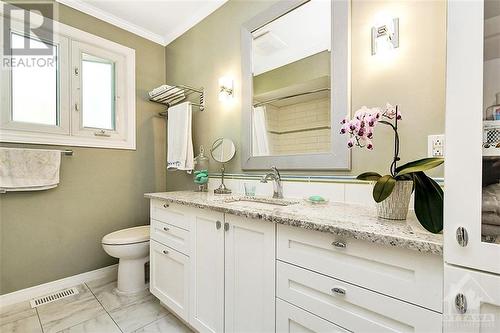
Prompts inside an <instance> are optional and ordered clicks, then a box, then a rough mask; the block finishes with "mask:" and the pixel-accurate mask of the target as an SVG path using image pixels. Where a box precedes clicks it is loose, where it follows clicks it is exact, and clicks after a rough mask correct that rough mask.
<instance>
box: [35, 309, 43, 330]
mask: <svg viewBox="0 0 500 333" xmlns="http://www.w3.org/2000/svg"><path fill="white" fill-rule="evenodd" d="M35 312H36V317H37V318H38V323H39V324H40V329H41V330H42V333H44V332H45V330H44V329H43V325H42V319H40V314H38V308H35Z"/></svg>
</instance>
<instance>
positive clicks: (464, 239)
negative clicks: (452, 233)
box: [456, 227, 469, 247]
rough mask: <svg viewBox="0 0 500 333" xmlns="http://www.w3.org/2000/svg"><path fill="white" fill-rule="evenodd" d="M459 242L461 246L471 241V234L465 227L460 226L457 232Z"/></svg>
mask: <svg viewBox="0 0 500 333" xmlns="http://www.w3.org/2000/svg"><path fill="white" fill-rule="evenodd" d="M456 238H457V242H458V244H459V245H460V246H462V247H466V246H467V244H468V243H469V234H468V233H467V229H465V228H464V227H458V228H457V232H456Z"/></svg>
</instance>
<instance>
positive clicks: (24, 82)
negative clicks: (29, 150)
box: [11, 33, 59, 126]
mask: <svg viewBox="0 0 500 333" xmlns="http://www.w3.org/2000/svg"><path fill="white" fill-rule="evenodd" d="M26 39H29V37H25V36H22V35H19V34H17V33H11V41H12V46H13V47H14V48H20V47H22V46H23V44H24V43H25V40H26ZM29 42H30V43H33V44H35V45H36V44H42V43H41V42H40V41H37V40H33V39H31V40H30V41H29ZM36 47H40V46H39V45H37V46H36ZM51 49H52V54H53V56H50V55H49V56H38V58H42V59H43V60H44V63H48V61H50V60H54V59H57V51H58V50H57V49H58V46H57V45H51ZM20 58H21V56H13V59H14V61H15V62H16V63H18V62H19V61H20V60H21V59H20ZM57 76H58V73H57V67H56V66H45V67H13V68H12V74H11V82H12V83H11V84H12V88H11V91H12V93H11V98H12V105H11V112H12V120H13V121H15V122H25V123H35V124H44V125H52V126H57V125H59V103H58V96H57V81H58V77H57Z"/></svg>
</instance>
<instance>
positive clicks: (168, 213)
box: [150, 199, 191, 231]
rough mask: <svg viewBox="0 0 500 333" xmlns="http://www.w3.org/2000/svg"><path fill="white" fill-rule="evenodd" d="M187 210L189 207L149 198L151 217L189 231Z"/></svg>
mask: <svg viewBox="0 0 500 333" xmlns="http://www.w3.org/2000/svg"><path fill="white" fill-rule="evenodd" d="M188 211H189V207H185V206H181V205H178V204H173V203H169V202H166V201H162V200H158V199H153V200H151V212H150V215H151V219H153V220H157V221H160V222H163V223H168V224H171V225H174V226H176V227H178V228H181V229H184V230H188V231H189V230H190V228H191V225H190V223H189V216H188Z"/></svg>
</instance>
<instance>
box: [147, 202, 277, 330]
mask: <svg viewBox="0 0 500 333" xmlns="http://www.w3.org/2000/svg"><path fill="white" fill-rule="evenodd" d="M275 239H276V234H275V225H274V224H273V223H270V222H264V221H260V220H252V219H247V218H242V217H238V216H233V215H228V214H224V213H220V212H215V211H212V210H210V209H198V208H192V207H187V206H180V205H177V204H171V203H166V202H162V201H161V200H155V199H153V200H152V202H151V254H150V255H151V263H150V269H151V277H152V278H151V286H150V289H151V292H152V293H153V294H154V295H155V296H156V297H158V298H159V299H160V301H162V303H164V304H165V305H166V306H167V307H168V308H170V310H172V311H173V312H175V314H176V315H177V316H179V317H180V318H182V319H183V320H185V321H186V322H188V323H189V324H190V325H191V326H192V327H193V328H194V329H196V330H197V331H199V332H217V333H223V332H274V331H275V315H274V313H275V290H274V289H275V276H274V275H275V260H276V255H275Z"/></svg>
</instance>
